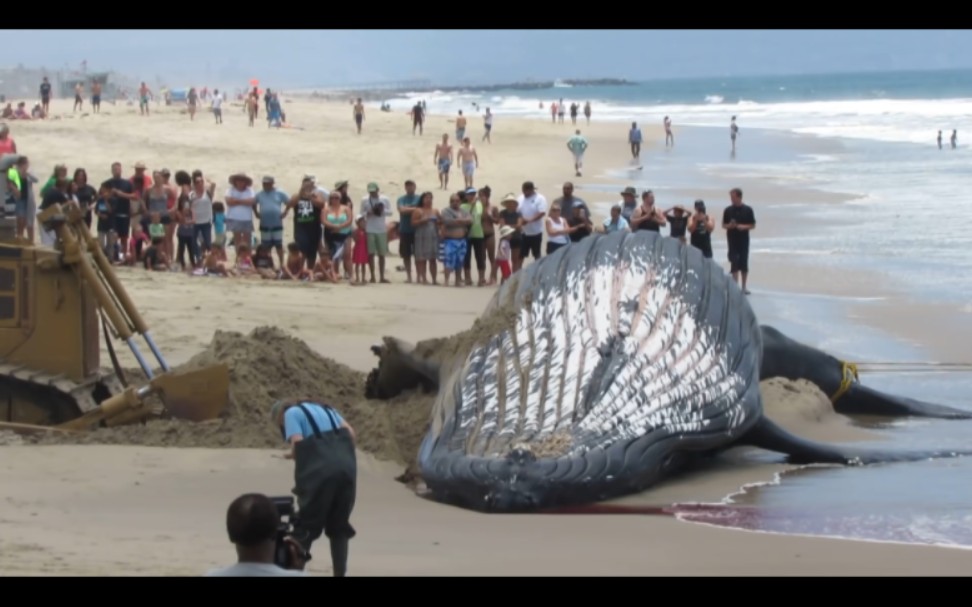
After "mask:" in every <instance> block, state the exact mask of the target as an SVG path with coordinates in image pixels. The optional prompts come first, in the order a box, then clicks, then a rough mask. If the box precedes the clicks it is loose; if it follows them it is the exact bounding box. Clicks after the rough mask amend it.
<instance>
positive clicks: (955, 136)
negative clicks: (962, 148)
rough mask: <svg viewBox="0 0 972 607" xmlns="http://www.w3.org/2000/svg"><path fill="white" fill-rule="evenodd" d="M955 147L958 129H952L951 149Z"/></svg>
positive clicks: (956, 145)
mask: <svg viewBox="0 0 972 607" xmlns="http://www.w3.org/2000/svg"><path fill="white" fill-rule="evenodd" d="M956 147H958V131H956V130H953V131H952V149H953V150H954V149H955V148H956Z"/></svg>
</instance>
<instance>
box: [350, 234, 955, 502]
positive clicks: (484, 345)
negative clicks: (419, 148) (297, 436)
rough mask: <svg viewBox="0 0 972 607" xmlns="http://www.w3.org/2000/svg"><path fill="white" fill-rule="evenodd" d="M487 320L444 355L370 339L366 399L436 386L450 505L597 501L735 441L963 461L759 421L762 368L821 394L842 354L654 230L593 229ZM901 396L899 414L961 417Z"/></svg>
mask: <svg viewBox="0 0 972 607" xmlns="http://www.w3.org/2000/svg"><path fill="white" fill-rule="evenodd" d="M479 324H481V325H482V326H485V327H487V328H488V330H486V331H481V332H480V333H481V335H480V336H479V337H478V338H477V340H476V341H475V343H472V344H470V346H469V347H468V348H465V350H464V351H461V352H457V353H454V354H455V355H454V356H446V357H444V358H443V357H440V358H439V359H435V358H433V357H429V356H428V355H423V354H421V353H419V352H417V351H415V350H414V349H413V348H411V347H410V346H408V345H407V344H404V343H403V342H400V341H398V340H395V339H393V338H385V340H384V343H383V344H382V345H381V346H376V347H375V348H373V350H374V351H375V353H376V354H377V355H378V356H379V357H380V363H379V367H378V368H377V369H376V370H375V371H373V372H372V375H371V377H370V378H369V388H368V390H369V395H371V396H377V397H387V396H392V395H394V394H395V393H397V392H398V391H401V390H402V389H404V388H408V387H413V386H415V385H418V384H425V386H426V387H427V388H434V389H436V390H437V395H436V398H435V403H434V405H433V409H432V418H431V421H430V427H429V430H428V432H427V434H426V436H425V439H424V441H423V442H422V445H421V447H420V449H419V453H418V454H417V463H418V470H419V473H420V475H421V478H422V480H423V481H424V482H425V484H426V486H427V487H428V489H429V491H430V492H431V495H432V497H433V498H434V499H437V500H439V501H442V502H447V503H452V504H455V505H459V506H462V507H466V508H471V509H476V510H482V511H491V512H524V511H534V510H542V509H545V508H552V507H556V506H567V505H578V504H584V503H591V502H596V501H600V500H604V499H609V498H613V497H618V496H622V495H626V494H631V493H635V492H639V491H642V490H644V489H646V488H648V487H650V486H652V485H653V484H655V483H657V482H659V481H660V480H662V479H663V478H665V477H666V476H668V475H671V474H673V473H674V472H676V471H677V470H679V469H681V468H682V467H683V466H684V465H685V464H687V463H689V462H691V461H694V460H695V459H697V458H698V457H700V456H705V455H711V454H713V453H716V452H719V451H721V450H725V449H728V448H731V447H734V446H739V445H753V446H757V447H764V448H767V449H772V450H775V451H779V452H782V453H786V454H787V455H788V456H789V457H790V460H791V461H794V462H803V463H811V462H819V463H844V464H848V463H870V462H877V461H893V460H896V461H901V460H912V459H923V458H928V457H939V456H953V455H957V453H954V452H941V453H939V452H922V453H897V452H896V453H886V452H873V451H858V450H854V449H848V448H837V447H834V446H830V445H825V444H820V443H813V442H810V441H806V440H803V439H801V438H799V437H796V436H793V435H791V434H789V433H788V432H786V431H785V430H783V429H782V428H780V427H778V426H777V425H775V424H774V423H773V422H771V421H770V420H769V419H767V418H766V417H765V416H764V415H763V407H762V400H761V396H760V392H759V382H760V379H761V372H765V368H770V369H773V372H774V373H775V374H777V375H795V376H798V377H804V378H806V379H808V380H809V381H812V382H815V383H816V384H817V385H819V386H820V387H821V388H822V389H825V390H829V389H830V388H831V386H828V385H824V384H827V383H828V382H829V381H830V379H831V376H833V377H835V378H836V380H835V381H836V382H837V383H840V382H841V381H842V380H841V367H840V363H839V361H837V359H835V358H833V357H830V356H829V355H827V354H824V353H822V352H819V351H815V350H812V349H808V348H806V347H805V346H803V345H802V344H798V343H796V342H792V341H790V340H788V339H787V338H786V337H785V336H782V334H779V332H777V331H775V329H771V328H761V327H760V325H759V323H758V321H757V318H756V315H755V313H754V311H753V310H752V308H751V306H750V305H749V302H748V300H747V298H746V296H745V295H744V294H743V293H742V291H741V290H740V289H739V288H738V287H737V286H736V284H735V283H734V282H733V281H732V280H731V278H730V277H729V276H728V275H727V274H726V273H725V272H724V271H723V270H722V269H721V268H720V267H719V266H718V265H716V264H715V263H713V262H712V261H711V260H709V259H705V258H704V257H702V255H701V253H700V252H699V251H698V250H696V249H695V248H693V247H690V246H686V245H683V244H682V243H680V242H679V241H678V240H676V239H672V238H668V237H663V236H660V235H658V234H657V233H653V232H644V231H642V232H635V233H613V234H609V235H594V236H590V237H588V238H585V239H583V240H581V241H580V242H578V243H573V244H571V245H570V246H568V247H565V248H563V249H561V250H558V251H557V252H556V253H554V254H553V255H550V256H547V257H544V258H542V259H541V260H539V261H537V262H536V263H533V264H531V265H529V266H527V267H526V268H524V269H523V270H521V271H519V272H517V273H515V274H513V276H512V277H511V278H510V280H508V281H507V282H506V283H505V284H503V285H502V286H501V287H500V288H499V289H498V291H497V293H496V295H495V296H494V298H493V300H492V301H491V302H490V304H489V306H488V307H487V309H486V311H485V313H484V314H483V317H482V319H481V320H480V322H479ZM764 331H772V333H770V334H769V336H770V338H769V343H764ZM767 346H768V347H770V348H771V349H772V351H771V352H764V348H766V347H767ZM800 348H804V349H806V350H807V351H806V352H805V351H804V350H800ZM808 352H810V354H808ZM764 356H771V357H772V359H771V360H772V364H764ZM813 356H818V357H820V358H819V360H816V359H814V360H811V358H812V357H813ZM808 357H811V358H808ZM828 365H830V366H831V367H833V368H832V369H829V370H827V369H818V368H817V367H821V366H822V367H827V366H828ZM798 377H792V378H793V379H797V378H798ZM845 392H846V391H845ZM866 395H867V396H868V398H871V400H873V401H874V402H875V403H878V402H879V401H880V400H881V398H880V397H881V395H880V393H877V392H873V391H871V392H868V393H867V394H866ZM874 395H877V397H874ZM872 397H873V398H872ZM875 399H876V400H875ZM893 399H894V397H886V398H885V401H887V402H898V401H894V400H893ZM868 402H871V401H868ZM910 403H911V404H908V405H902V406H903V407H904V409H901V410H899V409H894V413H893V414H916V415H928V416H932V417H959V418H961V417H966V418H967V417H970V414H969V413H968V412H964V411H961V410H957V409H950V408H947V407H940V406H937V405H930V404H926V403H920V402H919V401H910ZM874 408H875V410H876V411H880V412H884V410H883V409H881V407H878V406H876V405H874ZM838 410H839V408H838Z"/></svg>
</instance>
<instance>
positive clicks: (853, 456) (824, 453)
mask: <svg viewBox="0 0 972 607" xmlns="http://www.w3.org/2000/svg"><path fill="white" fill-rule="evenodd" d="M739 444H740V445H750V446H753V447H759V448H760V449H766V450H768V451H775V452H777V453H783V454H786V455H787V456H788V458H787V459H788V461H789V462H790V463H792V464H840V465H845V466H853V465H866V464H881V463H891V462H918V461H922V460H929V459H944V458H950V457H962V456H967V455H972V450H963V451H954V450H948V449H938V450H928V451H882V450H879V449H860V448H856V447H842V446H838V445H829V444H826V443H818V442H816V441H811V440H807V439H804V438H800V437H799V436H796V435H794V434H791V433H789V432H787V431H786V430H784V429H783V428H781V427H780V426H778V425H777V424H776V423H774V422H773V421H771V420H770V419H768V418H766V417H765V416H764V417H762V418H760V420H759V422H757V423H756V425H755V426H753V428H752V430H750V431H749V432H748V433H746V435H745V436H744V437H743V438H742V439H740V441H739Z"/></svg>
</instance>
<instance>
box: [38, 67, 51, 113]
mask: <svg viewBox="0 0 972 607" xmlns="http://www.w3.org/2000/svg"><path fill="white" fill-rule="evenodd" d="M40 98H41V107H42V108H43V109H44V115H45V116H46V115H50V113H51V81H50V80H48V79H47V76H44V80H43V81H41V85H40Z"/></svg>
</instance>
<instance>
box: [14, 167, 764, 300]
mask: <svg viewBox="0 0 972 607" xmlns="http://www.w3.org/2000/svg"><path fill="white" fill-rule="evenodd" d="M29 166H30V163H29V159H28V158H27V157H26V156H19V157H17V160H16V162H15V163H14V164H13V166H11V167H10V168H9V170H8V171H7V184H6V185H7V190H8V203H12V204H8V206H12V207H13V208H14V211H15V214H16V217H17V233H18V235H20V236H26V237H28V238H31V239H32V238H33V225H34V217H33V213H32V212H31V210H30V206H31V201H32V199H33V194H32V192H31V190H32V180H31V178H30V173H29ZM68 175H69V170H68V167H67V166H65V165H57V166H56V167H55V168H54V171H53V174H52V175H51V176H50V178H49V179H48V180H47V181H46V183H45V184H44V185H43V186H42V188H41V190H40V199H41V202H40V204H39V205H38V206H37V209H38V211H36V212H42V211H44V210H45V209H47V208H48V207H50V206H51V205H53V204H77V205H79V206H80V207H81V209H82V210H83V212H84V217H85V222H86V223H87V225H88V226H89V228H91V227H92V226H93V227H94V229H95V231H96V233H97V237H98V240H99V242H100V243H101V246H102V247H103V248H104V251H105V254H106V255H107V256H108V258H109V259H110V260H111V261H112V263H114V264H119V265H136V264H137V265H141V266H142V267H144V268H145V269H147V270H152V271H180V270H181V271H184V272H187V273H190V274H193V275H215V276H251V277H257V278H263V279H276V280H296V281H320V282H330V283H339V282H349V283H350V284H354V285H363V284H368V283H388V282H390V281H389V279H388V271H387V270H388V268H387V265H386V261H387V258H388V256H389V243H390V242H392V241H395V240H397V241H398V242H399V246H398V251H399V256H400V257H401V259H402V262H403V266H402V267H400V270H402V271H404V273H405V281H406V282H409V283H411V282H413V280H414V282H416V283H418V284H422V285H428V284H432V285H437V284H440V280H439V277H440V274H439V269H440V266H441V270H442V281H441V284H445V285H449V284H453V285H455V286H457V287H462V286H472V285H474V284H475V285H477V286H480V287H482V286H489V285H495V284H496V283H497V281H500V282H502V281H505V280H506V279H508V278H509V277H510V275H511V274H512V273H513V272H516V271H518V270H519V269H520V268H521V267H522V266H523V263H524V262H525V261H526V260H527V259H528V258H530V257H532V258H533V259H539V258H540V257H541V255H542V254H544V253H545V254H547V255H550V254H552V253H554V252H555V251H557V250H558V249H560V248H562V247H565V246H568V245H570V244H571V243H575V242H578V241H580V240H582V239H584V238H586V237H587V236H589V235H591V234H593V233H595V232H601V233H611V232H617V231H639V230H648V231H654V232H660V231H661V229H662V228H663V227H668V231H669V236H671V237H672V238H677V239H679V240H680V241H682V242H687V243H688V244H691V246H693V247H696V248H698V249H699V250H700V251H701V252H702V254H703V255H704V256H705V257H709V258H711V257H712V240H711V238H712V233H713V232H714V231H715V229H716V224H715V219H714V218H713V217H712V216H711V215H710V214H709V213H708V211H707V209H706V205H705V202H704V201H702V200H696V201H695V203H694V207H693V209H692V210H691V211H688V210H687V209H686V208H685V207H683V206H681V205H674V206H672V207H670V208H667V209H661V208H659V207H658V206H656V204H655V195H654V193H652V191H651V190H646V191H644V192H642V193H641V195H640V199H641V200H640V202H639V200H638V197H639V196H638V191H637V190H636V189H635V188H633V187H628V188H625V189H624V190H623V191H622V192H621V200H620V201H619V202H618V203H617V204H615V205H614V206H613V207H612V208H611V211H610V216H609V217H608V218H607V219H606V220H605V221H604V222H603V223H601V224H600V225H597V226H595V225H594V223H593V221H592V218H591V209H590V207H589V205H588V204H587V203H586V202H585V201H584V200H583V199H581V198H579V197H577V196H576V195H575V194H574V186H573V184H572V183H570V182H567V183H565V184H564V185H563V188H562V192H561V195H560V196H559V197H557V198H556V199H554V200H553V201H552V203H548V202H547V198H546V197H545V196H544V195H543V194H541V193H540V192H539V191H538V190H537V189H536V186H535V185H534V184H533V182H530V181H526V182H524V183H523V185H522V188H521V192H520V193H519V194H515V193H509V194H506V195H504V196H502V197H500V198H499V200H498V201H497V200H495V198H494V196H493V192H492V190H491V189H490V187H489V186H484V187H481V188H478V189H477V188H474V187H469V188H466V189H464V190H459V191H457V192H454V193H451V194H449V197H448V200H447V201H445V204H441V205H437V204H436V199H435V194H434V193H433V192H431V191H425V192H422V193H419V192H418V188H417V185H416V183H415V182H414V181H413V180H407V181H406V182H405V192H404V193H403V194H402V195H401V196H399V197H398V198H397V199H396V201H395V203H394V204H393V203H392V201H391V199H390V198H389V197H388V196H386V195H385V194H384V193H382V192H381V190H380V188H379V186H378V184H377V183H374V182H372V183H369V184H368V185H367V188H366V189H367V193H366V195H365V196H364V197H363V198H361V199H360V200H359V201H358V202H357V205H356V204H355V201H354V200H353V199H352V198H351V195H350V194H349V185H350V184H349V183H348V181H347V180H342V181H338V182H336V183H335V184H334V187H333V189H331V190H328V189H326V188H325V187H323V186H321V185H320V184H319V182H318V180H317V178H316V177H315V176H314V175H305V176H304V178H303V179H302V181H301V183H300V185H299V186H298V187H297V190H296V193H295V194H292V195H291V194H288V193H286V192H285V191H284V190H282V189H280V188H278V185H277V183H276V180H275V179H274V178H273V177H272V176H265V177H263V178H262V180H261V187H260V188H259V189H256V188H254V184H253V179H252V178H251V177H249V176H248V175H246V174H244V173H237V174H234V175H231V176H230V177H229V179H228V184H227V185H228V187H227V188H226V189H225V190H224V191H223V192H222V193H221V194H218V193H217V186H216V183H215V182H213V181H212V180H210V179H208V178H207V177H206V176H205V175H204V174H203V172H202V171H200V170H195V171H193V172H192V173H188V172H186V171H176V172H175V173H174V174H173V173H171V172H170V171H169V170H168V169H165V168H163V169H159V170H156V171H151V172H150V171H149V170H148V169H147V168H146V166H145V164H144V163H141V162H138V163H135V164H134V166H133V174H131V175H130V176H129V177H125V176H123V168H122V165H121V163H118V162H116V163H114V164H113V165H112V166H111V176H110V177H109V178H108V179H106V180H105V181H103V182H101V184H100V185H99V186H97V187H96V186H94V185H91V183H89V179H88V173H87V171H86V170H85V169H83V168H77V169H75V170H74V172H73V175H72V176H71V177H68ZM730 198H731V199H732V204H731V205H730V206H728V207H727V208H726V209H725V211H724V213H723V221H722V227H723V228H724V229H726V230H727V241H728V244H729V261H730V264H731V268H730V271H731V272H732V274H733V277H734V278H736V279H737V280H738V279H739V275H740V274H741V278H742V288H743V289H744V290H745V289H746V280H747V276H748V271H749V268H748V257H749V248H748V242H749V240H748V238H749V236H748V234H749V230H751V229H752V228H753V227H755V215H754V214H753V211H752V208H751V207H749V206H747V205H745V204H743V203H742V192H741V191H740V190H738V189H734V190H732V192H731V193H730ZM396 212H397V214H398V220H397V221H396V220H394V214H395V213H396ZM288 216H292V220H291V221H292V222H293V240H292V241H291V242H288V243H285V242H284V221H286V220H287V218H288ZM544 237H546V247H545V250H541V249H542V245H543V240H544ZM54 239H55V235H54V234H53V233H52V232H48V231H45V230H43V229H42V230H41V242H42V243H44V244H48V245H53V244H54ZM285 244H286V246H285ZM230 247H231V248H233V249H234V255H233V260H232V261H230V259H229V256H228V255H227V248H230ZM473 265H475V277H474V276H473ZM413 266H414V267H413ZM413 270H414V272H413Z"/></svg>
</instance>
